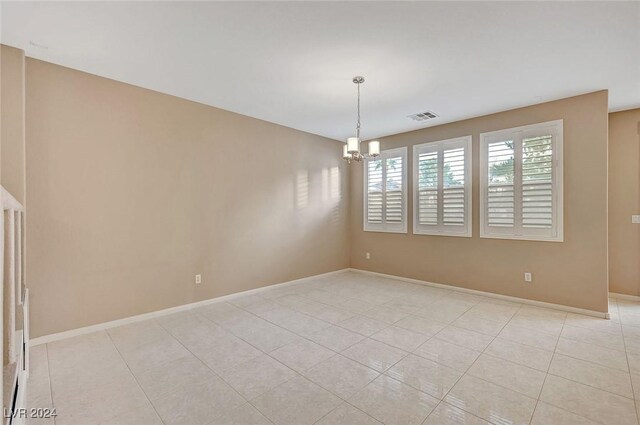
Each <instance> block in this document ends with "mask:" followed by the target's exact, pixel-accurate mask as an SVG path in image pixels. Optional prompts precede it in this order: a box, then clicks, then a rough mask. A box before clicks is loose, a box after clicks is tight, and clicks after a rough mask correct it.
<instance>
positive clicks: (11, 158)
mask: <svg viewBox="0 0 640 425" xmlns="http://www.w3.org/2000/svg"><path fill="white" fill-rule="evenodd" d="M0 110H1V111H2V117H1V120H0V141H1V142H0V145H1V146H0V151H1V152H2V153H1V157H0V158H2V159H1V160H0V169H1V171H0V181H1V182H2V186H4V187H5V188H6V189H7V190H8V191H9V192H10V193H11V194H12V195H13V196H14V197H15V198H16V199H17V200H18V201H19V202H21V203H23V204H24V201H25V199H24V195H25V146H24V145H25V143H24V52H23V51H22V50H19V49H15V48H13V47H9V46H5V45H2V44H0Z"/></svg>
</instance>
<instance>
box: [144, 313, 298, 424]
mask: <svg viewBox="0 0 640 425" xmlns="http://www.w3.org/2000/svg"><path fill="white" fill-rule="evenodd" d="M189 314H196V313H192V312H189ZM196 315H197V314H196ZM198 317H201V316H199V315H198ZM203 319H205V320H209V319H207V318H206V317H204V318H203ZM153 320H154V321H156V320H155V319H153ZM209 322H211V323H213V322H212V321H210V320H209ZM156 324H157V325H158V326H160V327H161V328H162V329H164V331H165V332H166V333H167V334H169V336H171V338H173V339H174V340H176V341H177V342H178V344H180V345H181V346H182V347H183V348H184V349H185V350H187V351H188V352H189V353H191V355H192V356H193V357H195V358H196V359H198V360H199V361H200V362H201V363H202V364H203V365H204V366H205V367H206V368H207V369H209V370H210V371H211V372H212V373H213V374H214V375H215V376H216V377H218V378H219V379H220V380H221V381H222V382H224V383H225V384H226V385H227V386H228V387H229V388H231V390H233V392H235V393H236V394H237V395H238V396H240V398H242V399H243V400H244V401H245V402H247V404H249V405H251V407H253V408H254V409H256V410H257V411H258V412H259V413H260V414H261V415H262V416H264V417H265V418H266V419H267V420H268V421H269V422H271V423H272V424H274V422H273V421H272V420H271V419H270V418H268V417H267V416H266V415H264V414H263V413H262V412H261V411H260V409H258V408H257V407H256V406H254V405H253V404H252V403H251V401H250V400H249V399H247V398H246V397H245V396H244V395H242V394H241V393H240V392H239V391H238V390H236V389H235V388H234V387H233V385H231V384H230V383H229V382H227V381H226V380H225V379H224V378H223V377H222V376H221V375H220V374H219V373H218V372H216V371H215V370H213V369H212V368H211V366H209V365H208V364H207V362H205V361H204V360H202V359H201V358H200V357H199V356H198V355H197V354H196V353H194V352H193V351H191V350H190V349H189V348H188V347H187V346H186V345H184V344H183V343H182V341H180V340H179V339H178V338H177V337H176V336H175V335H174V334H173V333H171V332H170V331H169V330H168V329H167V328H165V327H164V326H162V324H161V323H159V322H157V321H156ZM213 324H214V325H216V326H219V325H218V324H217V323H213ZM224 331H225V332H228V331H227V330H226V329H224ZM228 333H230V332H228ZM231 335H233V334H231ZM233 336H235V335H233ZM236 338H238V339H240V338H239V337H237V336H236ZM242 341H244V340H242ZM244 342H245V343H247V344H249V343H248V342H246V341H244ZM249 345H251V344H249ZM251 346H252V347H253V348H255V349H256V350H258V351H260V352H261V353H264V352H263V351H262V350H260V349H258V348H257V347H254V346H253V345H251ZM264 354H266V353H264ZM257 357H259V356H256V357H254V358H253V359H250V360H247V362H249V361H251V360H254V359H256V358H257ZM166 363H169V362H166ZM244 363H246V362H243V363H240V364H244ZM284 366H285V367H288V366H286V365H284ZM232 367H233V366H232ZM289 369H290V368H289ZM202 382H204V381H202ZM274 388H275V387H274ZM143 391H144V390H143ZM152 404H153V403H152ZM154 409H155V406H154ZM158 416H159V415H158ZM160 419H161V420H162V418H160ZM163 423H164V421H163ZM209 423H210V422H207V423H206V424H204V425H207V424H209Z"/></svg>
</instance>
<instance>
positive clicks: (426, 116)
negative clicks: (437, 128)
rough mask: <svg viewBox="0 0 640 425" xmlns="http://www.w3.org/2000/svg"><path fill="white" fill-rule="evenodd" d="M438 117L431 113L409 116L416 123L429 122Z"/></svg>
mask: <svg viewBox="0 0 640 425" xmlns="http://www.w3.org/2000/svg"><path fill="white" fill-rule="evenodd" d="M437 117H438V116H437V115H436V114H434V113H433V112H431V111H427V112H420V113H417V114H413V115H409V117H408V118H411V119H412V120H414V121H427V120H432V119H434V118H437Z"/></svg>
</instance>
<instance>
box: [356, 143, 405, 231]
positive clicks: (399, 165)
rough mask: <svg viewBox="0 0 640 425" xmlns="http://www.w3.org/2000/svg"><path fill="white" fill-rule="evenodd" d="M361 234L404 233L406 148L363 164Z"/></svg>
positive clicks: (384, 153)
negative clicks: (363, 232)
mask: <svg viewBox="0 0 640 425" xmlns="http://www.w3.org/2000/svg"><path fill="white" fill-rule="evenodd" d="M364 173H365V175H364V187H365V193H364V195H365V196H364V230H365V231H378V232H406V231H407V223H406V221H407V211H406V208H407V193H406V192H407V148H398V149H391V150H387V151H383V152H381V154H380V156H379V157H378V158H376V159H370V160H367V161H365V163H364Z"/></svg>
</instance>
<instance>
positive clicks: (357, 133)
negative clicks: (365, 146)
mask: <svg viewBox="0 0 640 425" xmlns="http://www.w3.org/2000/svg"><path fill="white" fill-rule="evenodd" d="M356 85H357V86H358V123H357V124H356V137H357V138H358V139H360V82H359V81H358V82H357V83H356Z"/></svg>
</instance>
